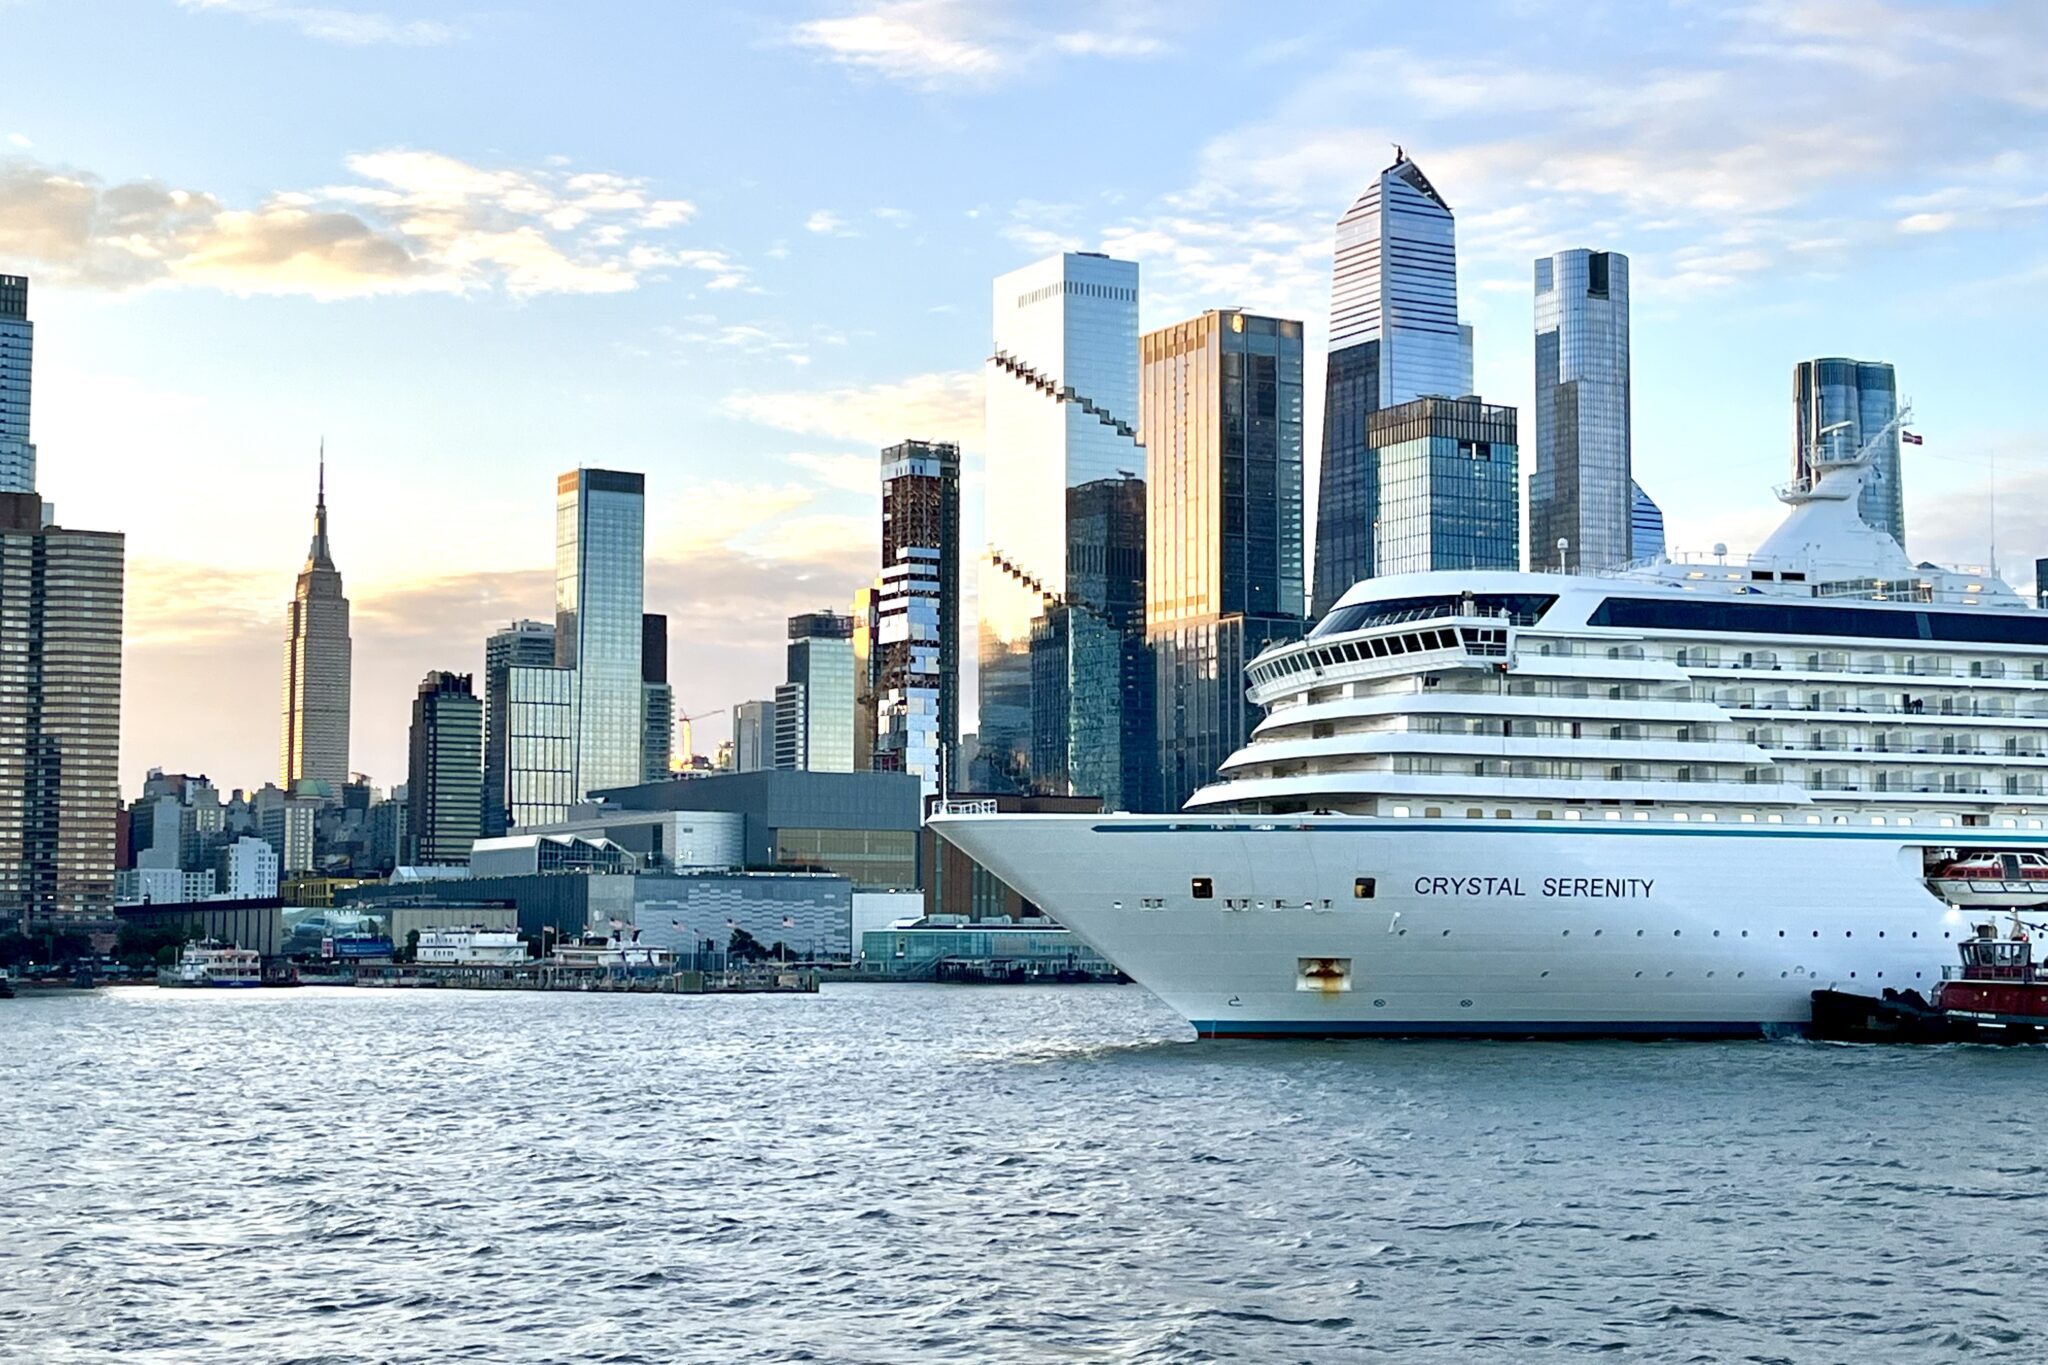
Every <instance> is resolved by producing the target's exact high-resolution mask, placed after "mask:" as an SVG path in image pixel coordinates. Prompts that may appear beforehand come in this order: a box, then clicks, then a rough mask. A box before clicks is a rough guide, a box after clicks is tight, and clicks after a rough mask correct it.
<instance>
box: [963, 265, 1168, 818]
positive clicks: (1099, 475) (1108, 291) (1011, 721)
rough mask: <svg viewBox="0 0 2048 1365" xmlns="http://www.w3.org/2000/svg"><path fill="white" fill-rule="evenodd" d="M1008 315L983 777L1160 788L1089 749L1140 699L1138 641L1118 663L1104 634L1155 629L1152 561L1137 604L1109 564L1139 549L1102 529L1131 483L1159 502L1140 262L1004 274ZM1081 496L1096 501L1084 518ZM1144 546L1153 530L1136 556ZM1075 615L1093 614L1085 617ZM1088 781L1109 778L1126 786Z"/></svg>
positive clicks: (1115, 756)
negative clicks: (1145, 414)
mask: <svg viewBox="0 0 2048 1365" xmlns="http://www.w3.org/2000/svg"><path fill="white" fill-rule="evenodd" d="M994 324H995V336H994V354H993V356H992V357H991V359H990V361H989V363H988V372H987V399H986V403H987V408H986V411H987V422H988V434H987V446H988V477H987V484H986V487H987V496H988V503H987V532H988V548H987V551H986V552H985V554H984V555H983V557H982V563H981V577H980V581H979V584H978V592H979V606H980V632H979V641H978V643H979V652H980V663H981V670H980V701H981V704H980V729H979V731H978V742H979V753H980V771H979V773H978V774H977V779H976V785H978V786H984V787H987V788H988V789H990V790H996V791H1010V792H1041V793H1050V794H1065V793H1068V792H1074V793H1077V794H1082V795H1091V796H1101V797H1103V799H1104V801H1105V803H1114V804H1124V803H1125V802H1126V800H1127V799H1128V798H1126V797H1125V796H1123V795H1122V794H1123V793H1126V792H1128V791H1130V790H1132V789H1134V784H1135V789H1137V790H1142V789H1143V788H1144V787H1145V786H1147V785H1148V783H1147V782H1146V780H1145V778H1144V777H1143V775H1141V774H1133V773H1128V772H1126V771H1124V764H1125V757H1126V754H1125V751H1124V750H1122V749H1120V748H1119V749H1114V750H1111V751H1096V752H1091V753H1088V754H1082V753H1080V752H1079V749H1078V746H1079V744H1080V743H1081V739H1080V736H1082V735H1084V734H1087V733H1090V732H1091V730H1092V727H1098V726H1101V725H1104V724H1107V723H1109V722H1111V721H1114V720H1116V719H1117V718H1118V717H1119V716H1121V715H1122V714H1123V712H1124V710H1125V708H1126V707H1127V706H1128V705H1129V699H1128V696H1127V695H1126V691H1125V684H1126V681H1127V676H1126V675H1127V672H1128V661H1129V657H1130V649H1131V647H1132V645H1131V642H1129V641H1117V642H1115V647H1114V648H1113V649H1110V650H1108V655H1113V656H1114V657H1115V658H1116V660H1117V664H1116V666H1115V667H1110V666H1108V665H1107V664H1106V663H1105V662H1104V660H1105V658H1106V657H1107V655H1105V647H1104V645H1103V643H1102V642H1101V641H1100V640H1099V639H1098V638H1097V636H1098V634H1099V632H1100V631H1101V630H1102V629H1122V630H1126V631H1134V632H1135V631H1139V630H1141V629H1142V611H1143V608H1142V603H1143V586H1142V585H1143V569H1142V565H1140V567H1139V569H1138V572H1137V577H1136V580H1135V581H1136V583H1137V589H1136V593H1137V596H1136V603H1137V607H1136V610H1135V611H1131V610H1127V609H1125V608H1124V607H1122V606H1121V605H1120V604H1119V601H1120V595H1121V594H1122V593H1123V592H1124V588H1125V587H1127V586H1128V583H1124V584H1123V586H1117V585H1116V584H1115V583H1113V582H1112V580H1117V579H1118V572H1119V571H1111V570H1109V569H1108V568H1107V566H1108V565H1109V564H1110V562H1111V561H1112V559H1114V560H1115V561H1116V562H1117V563H1118V564H1119V565H1121V566H1123V567H1124V568H1128V565H1129V561H1130V560H1131V559H1132V557H1133V554H1132V552H1131V551H1130V550H1129V549H1127V548H1125V547H1112V546H1111V545H1110V544H1109V543H1108V542H1107V541H1105V540H1104V539H1103V538H1102V537H1104V536H1105V535H1107V534H1111V533H1112V528H1113V527H1116V526H1118V525H1120V522H1119V519H1118V517H1117V515H1115V514H1113V513H1111V512H1110V511H1109V510H1108V509H1109V508H1110V507H1112V506H1115V505H1121V502H1122V501H1125V500H1128V499H1129V498H1130V496H1131V493H1130V490H1129V489H1125V488H1120V487H1119V486H1120V485H1124V484H1132V485H1135V486H1136V488H1137V489H1138V490H1140V491H1139V492H1138V494H1137V498H1138V501H1137V504H1136V505H1137V508H1138V512H1139V515H1140V517H1141V518H1142V513H1143V494H1142V488H1143V481H1144V471H1145V452H1144V448H1143V447H1142V446H1141V445H1140V444H1139V443H1138V437H1137V420H1138V419H1137V411H1138V267H1137V265H1136V263H1135V262H1131V261H1118V260H1112V259H1110V258H1109V257H1107V256H1102V255H1097V254H1094V253H1089V252H1069V253H1065V254H1063V255H1059V256H1054V257H1050V258H1048V259H1046V260H1043V261H1039V262H1037V263H1036V264H1034V265H1030V266H1026V267H1025V268H1023V269H1021V270H1015V271H1012V272H1010V273H1009V274H1007V275H1004V276H1001V277H1000V278H998V279H997V280H996V282H995V298H994ZM1091 487H1092V488H1093V490H1094V491H1093V492H1091V493H1088V494H1084V495H1082V496H1081V497H1080V498H1079V499H1078V501H1076V500H1075V499H1074V497H1073V495H1074V494H1076V493H1078V492H1079V491H1080V490H1082V489H1084V488H1091ZM1112 489H1116V490H1117V491H1111V490H1112ZM1077 508H1080V509H1084V510H1083V512H1082V515H1080V516H1079V517H1078V518H1077V515H1076V509H1077ZM1126 529H1128V528H1126ZM1143 553H1144V550H1143V535H1142V529H1140V530H1139V532H1138V537H1137V543H1136V547H1135V558H1136V559H1138V560H1139V561H1142V558H1143ZM1076 566H1080V567H1081V571H1082V573H1083V574H1084V576H1090V577H1088V581H1087V582H1086V583H1084V584H1082V585H1080V586H1078V587H1076V586H1075V585H1074V584H1073V583H1072V582H1070V575H1071V574H1072V573H1073V572H1074V570H1075V567H1076ZM1111 599H1119V600H1118V601H1113V600H1111ZM1075 612H1082V613H1087V614H1088V616H1087V619H1086V620H1085V621H1083V622H1081V623H1080V625H1079V626H1078V627H1076V626H1075V625H1074V623H1073V622H1072V621H1071V620H1070V618H1071V616H1072V614H1073V613H1075ZM1112 622H1115V623H1117V624H1115V625H1111V624H1110V623H1112ZM1076 642H1078V647H1072V648H1070V645H1075V644H1076ZM1142 647H1143V646H1142V639H1139V640H1138V641H1137V642H1136V648H1138V649H1142ZM1145 766H1146V767H1147V768H1148V769H1149V767H1150V766H1151V761H1150V760H1149V759H1147V760H1146V765H1145ZM1083 782H1091V783H1092V782H1102V783H1107V784H1108V785H1109V786H1110V787H1113V788H1114V790H1115V792H1116V793H1118V794H1119V795H1115V796H1113V795H1112V794H1111V792H1110V791H1109V790H1105V789H1103V788H1098V787H1088V788H1085V789H1084V788H1083V787H1082V786H1081V785H1078V784H1079V783H1083ZM1129 808H1133V809H1137V808H1141V807H1137V806H1130V807H1129Z"/></svg>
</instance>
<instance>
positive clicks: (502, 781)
mask: <svg viewBox="0 0 2048 1365" xmlns="http://www.w3.org/2000/svg"><path fill="white" fill-rule="evenodd" d="M554 662H555V628H554V627H553V626H551V625H549V624H547V623H546V622H544V621H514V622H513V623H512V624H511V625H509V626H507V627H505V629H503V630H501V631H498V632H496V633H495V634H493V635H492V636H491V637H490V638H489V639H488V640H486V641H484V798H483V835H484V837H485V838H487V839H495V838H498V837H499V836H501V835H503V834H504V833H505V831H506V830H507V829H508V828H509V827H510V825H511V810H512V806H511V766H510V763H509V751H510V742H511V740H510V736H511V724H512V670H513V669H515V668H552V667H553V666H554Z"/></svg>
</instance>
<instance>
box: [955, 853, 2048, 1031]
mask: <svg viewBox="0 0 2048 1365" xmlns="http://www.w3.org/2000/svg"><path fill="white" fill-rule="evenodd" d="M933 825H934V828H936V829H938V830H939V831H940V832H941V833H942V834H943V836H944V837H945V838H946V839H948V840H950V841H951V842H953V843H955V844H957V845H958V846H960V847H961V848H962V849H964V850H965V851H966V852H967V853H968V854H969V855H971V856H972V857H974V858H976V859H978V860H979V861H980V862H982V863H983V864H984V865H986V866H987V867H988V868H989V870H990V871H992V872H994V873H995V874H996V875H997V876H998V877H1000V878H1002V879H1003V880H1004V881H1005V882H1008V883H1009V884H1010V885H1011V886H1013V887H1015V888H1016V889H1017V890H1018V891H1019V892H1020V893H1022V894H1023V895H1024V897H1025V898H1026V899H1028V900H1030V901H1033V902H1035V903H1036V904H1037V905H1039V906H1040V907H1041V908H1043V909H1044V910H1045V912H1046V913H1047V914H1048V915H1050V916H1052V917H1053V918H1055V919H1057V920H1058V921H1059V922H1061V923H1062V924H1065V925H1066V926H1067V927H1069V928H1070V929H1072V930H1073V931H1074V933H1075V934H1077V935H1078V936H1080V937H1081V938H1083V939H1085V940H1086V941H1087V942H1088V943H1089V944H1091V945H1092V946H1093V947H1095V948H1096V949H1097V950H1098V951H1100V952H1101V953H1102V954H1103V955H1104V956H1105V957H1107V958H1109V959H1110V960H1111V961H1113V962H1114V963H1116V964H1117V966H1119V967H1121V968H1122V969H1123V970H1124V971H1125V972H1127V973H1129V974H1130V976H1131V977H1132V978H1133V979H1134V980H1136V981H1138V982H1140V983H1142V984H1143V985H1145V986H1146V987H1148V988H1149V989H1151V990H1152V991H1153V992H1154V993H1155V994H1157V995H1158V996H1159V997H1160V998H1161V999H1163V1000H1164V1001H1166V1003H1167V1004H1169V1005H1171V1006H1172V1007H1173V1008H1174V1009H1176V1010H1178V1011H1179V1012H1180V1013H1181V1015H1182V1016H1183V1017H1185V1018H1186V1019H1187V1020H1188V1021H1189V1022H1190V1023H1191V1024H1192V1025H1193V1026H1194V1027H1195V1029H1196V1030H1197V1031H1198V1032H1199V1033H1200V1034H1202V1035H1204V1036H1214V1037H1267V1036H1287V1035H1416V1034H1437V1035H1463V1036H1626V1035H1639V1036H1729V1035H1732V1036H1739V1035H1756V1034H1759V1033H1762V1032H1766V1031H1771V1030H1773V1029H1776V1028H1780V1027H1786V1026H1790V1027H1798V1026H1801V1025H1804V1024H1805V1023H1807V1022H1808V1020H1809V1019H1810V1017H1811V993H1812V992H1813V991H1815V990H1817V989H1822V988H1830V989H1836V990H1847V991H1858V992H1864V993H1870V994H1875V993H1877V992H1878V991H1880V990H1882V989H1884V988H1887V987H1898V988H1915V989H1919V990H1921V991H1922V992H1923V993H1924V992H1927V991H1929V990H1931V989H1932V987H1933V985H1934V984H1935V983H1936V982H1937V981H1939V980H1940V977H1941V970H1942V967H1943V966H1944V965H1945V964H1947V963H1948V962H1949V961H1951V960H1952V958H1953V956H1954V947H1953V945H1954V942H1955V940H1956V939H1957V938H1960V937H1963V936H1966V935H1967V934H1968V932H1969V927H1968V925H1967V923H1966V922H1965V920H1964V917H1963V916H1962V915H1961V914H1959V913H1958V912H1956V911H1953V910H1951V909H1950V908H1949V907H1948V906H1947V905H1945V904H1944V903H1943V902H1942V901H1940V900H1939V899H1938V898H1937V897H1935V896H1934V895H1933V894H1932V893H1931V892H1930V891H1929V890H1928V889H1927V886H1926V883H1925V882H1924V881H1923V880H1922V871H1921V859H1922V853H1921V850H1922V848H1923V847H1925V846H1926V845H1928V844H1930V843H1935V842H1943V840H1939V839H1938V838H1937V836H1936V834H1935V832H1934V831H1920V832H1918V833H1917V836H1916V834H1915V832H1912V831H1907V830H1898V831H1891V830H1877V829H1857V828H1853V827H1840V826H1821V827H1794V826H1789V825H1788V826H1783V827H1776V826H1770V827H1766V826H1759V825H1740V826H1734V825H1730V824H1704V825H1702V824H1693V825H1675V826H1674V825H1673V824H1671V823H1667V822H1662V821H1660V822H1659V823H1658V824H1657V825H1654V826H1652V825H1647V824H1631V823H1609V822H1583V823H1581V822H1573V823H1569V824H1567V823H1564V822H1557V821H1544V822H1533V821H1532V822H1511V821H1500V822H1485V823H1478V824H1475V823H1474V822H1471V821H1463V822H1443V821H1430V820H1412V819H1411V820H1399V819H1391V820H1390V819H1373V818H1369V817H1300V816H1287V817H1246V816H1231V817H1199V816H1194V817H1191V816H1186V815H1179V816H1037V815H1009V816H1004V815H966V816H949V817H942V818H940V819H937V820H934V821H933ZM1942 833H1943V834H1945V835H1946V836H1947V838H1946V840H1945V842H1953V840H1954V838H1955V835H1956V831H1955V830H1946V831H1942ZM1971 833H1972V834H1973V835H1975V834H1977V833H1979V831H1974V830H1973V831H1971ZM1982 833H1984V834H1987V835H1988V834H1990V831H1988V830H1986V831H1982ZM1993 842H1995V843H1997V844H1998V845H2000V846H2002V847H2015V848H2027V847H2036V848H2038V847H2041V846H2042V845H2043V843H2044V841H2043V839H2042V838H2041V836H2038V835H2037V836H2033V837H2032V838H2029V837H2027V836H2024V835H2019V836H2008V835H2007V832H2006V831H2003V830H2001V831H1999V836H1998V837H1997V838H1995V839H1994V840H1993ZM1197 878H1207V879H1208V881H1209V889H1210V890H1211V891H1212V895H1211V896H1210V897H1209V898H1198V897H1197V896H1196V895H1195V894H1194V892H1195V879H1197ZM1360 879H1371V880H1370V894H1369V897H1368V896H1367V895H1365V894H1362V893H1364V892H1365V889H1366V888H1365V887H1364V886H1363V885H1361V881H1360ZM1333 963H1340V964H1342V965H1341V967H1340V968H1338V967H1333V966H1332V964H1333ZM1333 971H1336V972H1338V973H1339V975H1338V976H1337V977H1334V978H1333V976H1332V975H1331V973H1332V972H1333Z"/></svg>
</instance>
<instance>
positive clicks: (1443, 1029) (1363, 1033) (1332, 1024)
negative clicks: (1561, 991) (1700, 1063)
mask: <svg viewBox="0 0 2048 1365" xmlns="http://www.w3.org/2000/svg"><path fill="white" fill-rule="evenodd" d="M1188 1022H1189V1023H1191V1024H1193V1025H1194V1026H1195V1032H1196V1033H1198V1034H1200V1035H1201V1036H1202V1037H1204V1038H1503V1039H1507V1038H1761V1037H1763V1036H1764V1035H1765V1033H1766V1032H1767V1031H1768V1030H1769V1029H1770V1028H1772V1027H1773V1026H1770V1025H1765V1024H1760V1023H1757V1022H1755V1021H1754V1020H1748V1021H1742V1020H1730V1021H1718V1020H1716V1021H1704V1022H1703V1021H1697V1020H1691V1021H1687V1022H1684V1023H1654V1022H1652V1023H1646V1022H1641V1021H1636V1020H1630V1021H1627V1022H1602V1021H1589V1020H1578V1019H1573V1020H1562V1021H1539V1022H1532V1023H1493V1022H1482V1023H1470V1024H1468V1023H1465V1022H1464V1021H1462V1020H1459V1021H1455V1022H1453V1021H1450V1020H1442V1021H1433V1022H1416V1023H1407V1024H1395V1023H1378V1022H1373V1021H1368V1020H1364V1019H1338V1020H1329V1021H1322V1020H1291V1019H1190V1020H1189V1021H1188ZM1776 1027H1789V1028H1797V1027H1798V1026H1797V1025H1782V1026H1776Z"/></svg>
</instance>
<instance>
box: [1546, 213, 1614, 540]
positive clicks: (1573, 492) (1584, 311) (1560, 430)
mask: <svg viewBox="0 0 2048 1365" xmlns="http://www.w3.org/2000/svg"><path fill="white" fill-rule="evenodd" d="M1630 433H1631V418H1630V401H1629V335H1628V257H1626V256H1624V255H1622V254H1621V253H1620V252H1618V251H1586V250H1573V251H1560V252H1558V253H1557V254H1556V255H1554V256H1546V257H1543V258H1542V259H1540V260H1538V261H1537V262H1536V467H1535V469H1534V470H1533V471H1532V472H1531V474H1530V476H1529V544H1530V546H1531V547H1532V549H1533V552H1534V554H1535V556H1536V559H1537V562H1538V563H1539V564H1540V565H1541V566H1543V567H1548V566H1549V565H1550V564H1551V563H1552V562H1553V560H1552V556H1554V555H1556V553H1557V542H1558V541H1560V540H1562V541H1565V542H1566V549H1565V562H1566V563H1567V564H1568V565H1569V567H1570V568H1572V569H1574V570H1584V571H1586V572H1589V573H1597V572H1600V571H1602V570H1605V569H1616V568H1620V567H1621V566H1622V565H1624V564H1626V563H1628V562H1629V561H1630V560H1631V559H1634V558H1637V557H1638V555H1637V552H1635V551H1634V550H1632V549H1631V544H1630V542H1631V531H1632V528H1633V512H1634V508H1633V497H1632V493H1633V485H1632V484H1631V482H1630V476H1631V462H1632V458H1633V457H1632V451H1631V434H1630Z"/></svg>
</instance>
